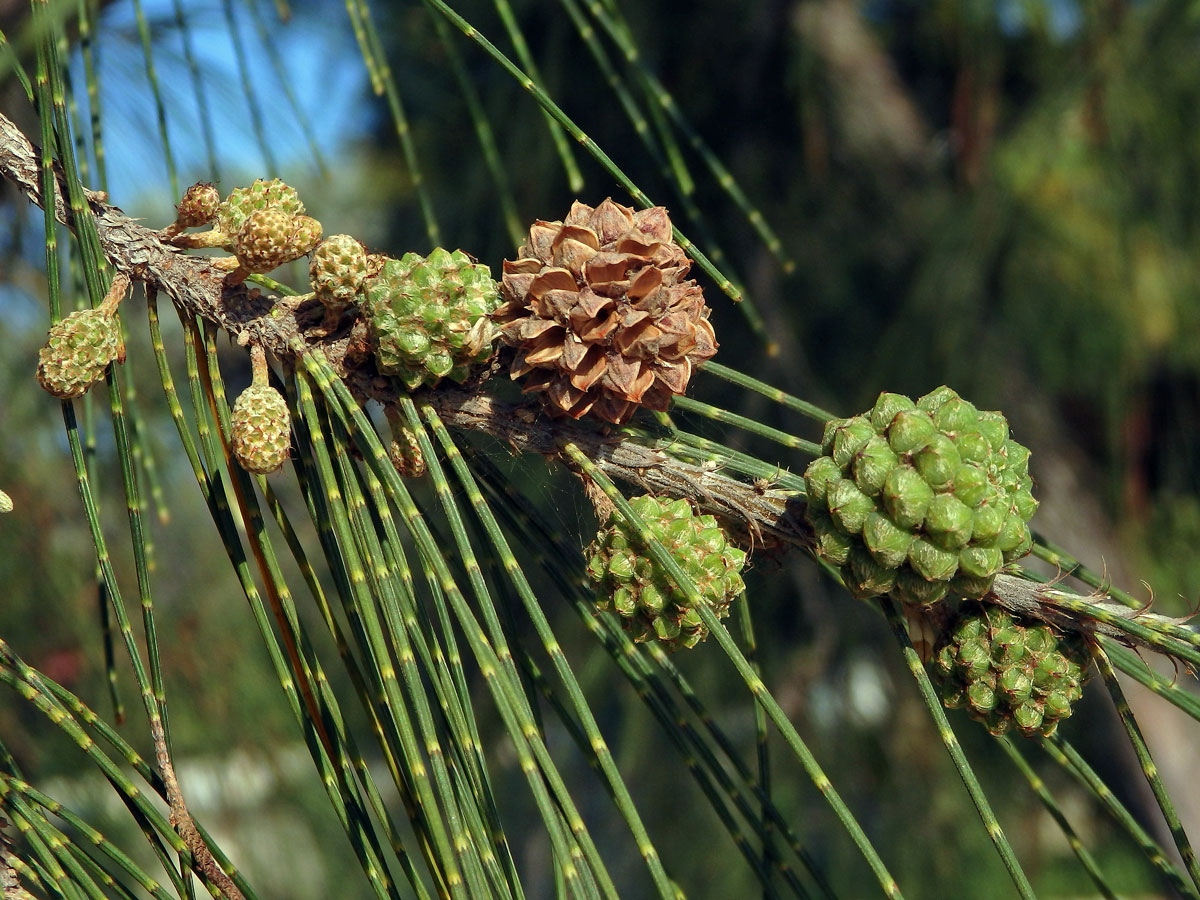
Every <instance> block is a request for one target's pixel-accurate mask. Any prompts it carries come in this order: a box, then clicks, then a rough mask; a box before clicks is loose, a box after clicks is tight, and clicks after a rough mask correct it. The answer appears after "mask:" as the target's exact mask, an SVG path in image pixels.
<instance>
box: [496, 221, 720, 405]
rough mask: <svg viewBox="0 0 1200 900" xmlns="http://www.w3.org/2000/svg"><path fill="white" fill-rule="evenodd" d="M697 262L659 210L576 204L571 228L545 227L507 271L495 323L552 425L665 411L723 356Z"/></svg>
mask: <svg viewBox="0 0 1200 900" xmlns="http://www.w3.org/2000/svg"><path fill="white" fill-rule="evenodd" d="M691 264H692V261H691V260H690V259H688V258H687V256H686V254H684V252H683V249H682V248H681V247H680V246H679V245H678V244H676V243H675V242H674V240H672V237H671V221H670V219H669V218H668V217H667V211H666V210H665V209H663V208H662V207H660V206H656V207H653V208H651V209H643V210H639V211H637V212H635V211H634V210H632V209H630V208H628V207H626V206H622V205H621V204H619V203H614V202H613V201H612V200H611V199H609V200H605V201H604V202H603V203H601V204H600V205H599V206H597V207H596V208H594V209H593V208H592V207H590V206H588V205H587V204H584V203H579V202H578V201H577V202H576V203H575V204H574V205H573V206H572V207H571V212H570V213H569V214H568V215H567V217H566V219H565V220H563V221H561V222H545V221H540V220H539V221H538V222H535V223H534V225H533V227H532V228H530V229H529V239H528V241H527V242H526V243H525V245H524V246H523V247H521V249H520V251H519V258H518V259H516V260H515V261H511V262H510V261H508V260H505V262H504V276H503V282H502V286H501V295H502V298H503V300H504V302H503V303H502V305H501V306H500V308H499V309H497V310H496V313H495V314H494V318H495V320H496V321H497V322H498V323H499V324H500V330H501V334H502V336H503V338H504V340H505V342H506V343H507V344H509V345H510V346H513V347H515V348H516V349H517V353H516V357H515V358H514V359H513V364H512V371H511V375H512V377H513V378H514V379H515V378H520V377H522V376H524V377H525V382H524V384H523V390H524V391H525V393H532V392H543V393H542V397H543V400H544V401H545V404H546V407H547V409H548V410H549V411H550V412H551V414H553V415H568V416H571V417H572V418H575V419H578V418H580V417H581V416H584V415H586V414H587V413H591V414H592V415H594V416H597V417H599V418H601V419H603V420H604V421H606V422H612V423H614V424H617V425H620V424H622V423H623V422H626V421H628V420H629V418H630V417H631V416H632V415H633V413H634V412H635V411H636V410H637V408H638V407H639V406H645V407H648V408H649V409H656V410H665V409H667V407H668V406H669V405H670V402H671V397H672V395H674V394H682V393H683V392H684V389H685V388H686V387H687V383H688V379H690V378H691V376H692V369H693V368H694V367H695V366H697V365H699V364H700V363H702V362H704V361H705V360H707V359H709V358H710V357H711V356H712V355H713V354H714V353H716V351H717V341H716V336H715V335H714V334H713V328H712V325H711V324H710V323H709V321H708V313H709V310H708V306H707V305H706V304H705V302H704V294H703V293H702V291H701V290H700V285H698V284H697V283H696V281H695V280H694V279H690V278H686V276H687V273H688V269H689V268H690V267H691Z"/></svg>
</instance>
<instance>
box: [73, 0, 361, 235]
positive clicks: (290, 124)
mask: <svg viewBox="0 0 1200 900" xmlns="http://www.w3.org/2000/svg"><path fill="white" fill-rule="evenodd" d="M182 6H183V7H184V8H185V16H186V21H187V23H188V26H189V28H188V32H189V35H190V40H191V44H192V47H193V52H194V54H195V57H196V60H197V63H198V67H199V69H200V71H201V73H202V76H201V77H202V83H203V88H204V90H205V92H206V94H207V97H208V105H209V111H210V114H211V122H212V130H213V133H214V135H215V138H216V141H215V143H216V155H217V158H218V159H219V160H220V161H221V165H222V166H223V167H224V168H223V170H222V172H221V173H220V174H221V180H222V186H223V187H225V188H229V187H233V186H235V185H236V184H238V183H240V181H237V180H236V179H237V178H238V177H239V176H244V173H246V172H253V173H254V174H255V175H256V176H257V175H264V176H271V175H279V176H282V177H284V178H287V177H289V176H293V177H295V176H296V175H297V174H298V173H301V172H304V173H306V174H309V175H312V174H316V171H317V169H316V164H315V162H314V157H313V153H312V152H311V149H310V143H309V140H310V136H309V135H306V134H305V132H304V131H303V130H302V128H301V126H300V124H299V122H298V120H297V117H296V116H295V115H294V114H293V112H292V110H291V108H290V106H289V104H288V102H287V100H286V98H285V95H284V92H283V89H282V85H281V82H280V79H279V78H278V77H277V75H276V72H275V68H274V66H273V64H272V61H271V55H270V53H269V52H268V50H267V48H266V47H265V46H264V44H263V43H262V41H261V40H260V35H259V31H258V29H257V27H256V25H255V21H254V19H253V18H252V16H251V13H250V5H249V4H246V3H233V4H230V6H231V7H233V8H234V10H233V15H234V20H235V22H236V25H237V28H238V34H239V35H240V40H241V46H242V49H243V51H244V53H243V56H241V57H239V56H238V55H237V54H236V52H235V45H234V40H233V38H232V37H231V34H230V28H229V21H228V19H227V17H226V11H225V4H223V3H222V2H220V0H199V2H196V0H184V2H182ZM257 8H258V12H259V14H260V17H261V21H262V23H263V24H264V26H265V27H266V29H267V31H268V33H269V34H270V40H271V41H272V43H273V44H274V47H275V50H276V51H277V55H278V58H279V61H280V64H281V66H282V68H283V70H284V72H285V77H286V79H287V80H288V82H289V83H290V84H291V86H292V90H293V93H294V95H295V97H296V99H297V101H298V103H299V104H300V106H301V109H302V114H303V115H304V117H305V118H307V120H308V122H309V123H310V125H311V132H310V134H311V137H312V139H313V140H315V141H316V143H317V145H318V147H319V149H320V151H321V153H322V154H323V155H324V156H325V158H326V159H329V158H336V157H337V156H338V154H339V153H341V152H344V151H345V148H346V146H347V145H348V144H351V143H353V142H355V141H357V140H359V139H361V138H362V137H363V136H364V134H365V133H366V130H367V128H368V125H369V121H370V117H369V113H368V105H367V100H368V94H369V89H368V85H367V74H366V69H365V66H364V65H363V62H362V58H361V57H360V56H359V53H358V50H357V47H356V44H355V41H354V35H353V33H352V31H351V29H350V24H349V21H348V19H347V16H346V11H345V5H344V4H343V3H340V2H334V0H328V2H321V3H310V4H305V5H304V7H302V8H300V9H297V10H296V11H295V13H294V15H293V17H292V20H291V21H290V22H289V23H287V24H286V25H283V24H281V23H280V21H279V19H278V17H277V15H276V10H275V6H274V4H272V3H269V2H264V0H257ZM143 9H144V12H145V15H146V18H147V20H148V21H149V22H150V24H151V34H152V38H153V40H152V48H153V54H154V65H155V68H156V71H157V77H158V83H159V86H160V91H161V93H162V96H163V99H164V106H165V111H166V118H167V131H168V136H169V140H170V142H171V153H172V157H173V159H174V160H175V164H176V167H177V170H178V175H179V182H180V186H181V187H186V186H187V185H188V184H191V183H192V182H194V181H203V180H208V179H210V178H211V177H212V175H211V172H210V170H209V167H208V161H207V159H208V157H207V153H206V151H205V145H204V141H203V131H202V128H201V126H200V114H199V107H198V104H197V99H196V92H195V89H194V83H193V79H192V75H191V73H190V72H189V70H188V67H187V65H186V62H185V57H184V49H183V47H184V44H183V35H182V32H181V31H180V29H179V28H178V27H177V25H176V21H175V12H174V3H173V0H144V3H143ZM97 49H98V55H99V76H100V77H99V82H100V91H101V95H100V102H101V107H102V111H103V122H104V142H105V145H106V154H107V158H108V167H107V168H108V171H107V174H108V188H109V192H110V194H111V195H112V196H113V198H114V201H115V202H117V203H118V204H119V205H121V206H122V207H124V208H126V210H127V211H129V212H131V213H134V212H136V211H139V208H140V207H142V206H143V205H144V204H150V205H153V206H158V205H160V204H162V203H164V202H165V201H166V200H167V199H169V198H170V192H169V181H168V177H167V167H166V164H165V162H164V154H163V147H162V142H161V138H160V136H159V128H158V122H157V120H156V118H155V115H154V110H155V106H154V102H153V97H152V94H151V91H150V87H149V81H148V79H147V76H146V67H145V58H144V55H143V52H142V46H141V42H140V40H139V37H138V31H137V22H136V18H135V13H134V7H133V4H132V3H119V4H114V5H113V6H111V7H110V8H108V9H107V10H106V11H105V14H104V16H103V18H102V21H101V27H100V29H99V32H98V34H97ZM242 67H245V70H246V72H247V74H248V75H249V77H250V78H251V79H252V81H253V85H254V89H255V92H256V93H257V95H258V97H259V101H260V104H261V108H262V110H263V118H262V123H261V128H262V132H263V134H265V135H266V137H267V141H268V143H269V145H270V150H271V153H272V155H273V157H274V163H275V165H274V166H273V167H271V166H268V163H267V161H266V159H265V157H264V154H263V152H262V149H261V144H260V143H259V141H258V138H257V136H256V132H255V128H254V127H253V119H252V117H251V113H250V106H249V103H248V100H247V94H246V91H245V88H244V86H243V81H242V74H241V70H242ZM72 73H73V76H74V78H75V83H76V84H77V85H78V86H79V87H78V89H77V92H78V93H79V94H80V95H81V96H80V102H81V103H83V102H85V101H86V98H85V97H83V96H82V90H81V89H82V86H83V65H82V60H81V59H80V58H79V56H78V55H77V56H76V58H75V60H74V61H73V65H72ZM225 169H227V170H228V171H226V170H225ZM93 180H94V179H93ZM174 199H177V198H174ZM174 199H172V200H171V202H174ZM147 211H148V210H147Z"/></svg>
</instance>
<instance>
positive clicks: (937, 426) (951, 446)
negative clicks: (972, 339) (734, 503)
mask: <svg viewBox="0 0 1200 900" xmlns="http://www.w3.org/2000/svg"><path fill="white" fill-rule="evenodd" d="M821 451H822V454H823V455H822V456H819V457H817V459H815V460H813V462H812V463H811V464H810V465H809V467H808V469H807V470H806V471H805V473H804V483H805V487H806V489H807V494H808V505H807V509H806V516H807V518H808V521H809V524H811V525H812V527H813V531H814V533H815V537H816V546H815V550H816V553H817V555H818V556H820V557H821V558H822V559H824V560H826V561H828V562H829V563H831V564H833V565H835V566H838V567H839V568H840V569H841V572H842V576H843V579H844V581H845V582H846V585H847V587H849V589H850V591H851V592H852V593H853V594H854V595H855V596H857V597H874V596H877V595H880V594H890V595H891V596H892V597H894V598H896V599H897V600H900V601H903V602H905V603H911V604H918V605H921V604H929V603H935V602H937V601H938V600H941V599H942V598H943V597H945V596H946V594H947V593H948V592H953V593H956V594H959V595H961V596H964V597H971V598H978V597H982V596H983V595H984V594H985V593H987V591H988V590H990V589H991V586H992V581H993V580H994V578H995V576H996V573H997V572H999V571H1000V569H1001V568H1002V567H1003V566H1004V565H1005V564H1006V563H1008V562H1011V561H1012V560H1014V559H1017V558H1018V557H1020V556H1023V555H1024V554H1025V553H1027V552H1028V551H1029V548H1030V546H1031V545H1032V538H1031V537H1030V533H1029V527H1028V522H1029V519H1030V518H1031V517H1032V516H1033V513H1034V511H1035V510H1036V509H1037V505H1038V504H1037V501H1036V500H1034V498H1033V494H1032V493H1031V489H1032V486H1033V482H1032V481H1031V480H1030V478H1029V472H1028V465H1029V450H1028V449H1027V448H1025V447H1023V446H1022V445H1021V444H1018V443H1017V442H1016V441H1014V440H1012V439H1011V438H1010V437H1009V432H1008V422H1007V421H1006V420H1005V418H1004V416H1003V415H1001V414H1000V413H998V412H987V411H981V410H977V409H976V408H975V407H974V406H973V405H972V404H971V403H969V402H967V401H966V400H963V399H962V398H961V397H959V396H958V394H957V393H955V392H954V391H953V390H951V389H950V388H948V387H940V388H938V389H937V390H935V391H932V392H930V393H928V394H926V395H925V396H924V397H921V398H920V399H919V400H917V402H916V403H914V402H913V401H912V400H911V399H909V398H908V397H905V396H903V395H900V394H889V393H883V394H880V395H879V399H878V401H876V403H875V406H874V407H873V408H872V409H871V410H869V411H867V412H866V413H864V414H863V415H861V416H854V417H852V418H849V419H834V420H832V421H831V422H829V423H828V425H827V426H826V429H825V435H824V439H823V441H822V444H821Z"/></svg>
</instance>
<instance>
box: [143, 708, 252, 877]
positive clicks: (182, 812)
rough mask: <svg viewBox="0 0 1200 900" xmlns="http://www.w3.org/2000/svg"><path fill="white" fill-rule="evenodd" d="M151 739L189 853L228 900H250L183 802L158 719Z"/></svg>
mask: <svg viewBox="0 0 1200 900" xmlns="http://www.w3.org/2000/svg"><path fill="white" fill-rule="evenodd" d="M150 736H151V737H152V738H153V739H154V761H155V763H157V765H158V774H159V775H160V776H161V777H162V781H163V787H165V788H166V790H167V803H168V804H169V805H170V807H171V827H172V828H174V829H175V833H176V834H178V835H179V836H180V838H182V839H183V842H184V843H185V844H186V845H187V848H188V850H190V851H191V852H192V856H193V857H194V858H195V860H196V865H197V866H198V867H199V868H200V871H201V872H203V873H204V876H205V877H206V878H207V879H208V880H209V881H211V882H212V883H213V884H214V885H216V886H217V887H218V888H219V889H220V891H221V893H223V894H224V895H225V896H226V897H227V898H228V900H246V898H245V895H244V894H243V893H242V892H241V891H240V890H238V886H237V885H236V884H234V883H233V879H232V878H230V877H229V876H228V875H226V874H225V870H224V869H222V868H221V867H220V866H219V865H217V861H216V860H215V859H214V858H213V855H212V851H211V850H209V849H208V843H207V842H206V841H205V840H204V837H203V836H202V835H201V834H200V831H199V829H197V828H196V823H195V821H194V820H193V819H192V814H191V813H190V812H188V808H187V804H186V803H185V802H184V800H183V792H182V791H181V790H180V789H179V780H178V779H177V778H176V777H175V766H174V764H173V763H172V762H171V753H170V751H169V750H167V739H166V735H164V734H163V727H162V720H161V719H159V718H158V717H157V716H153V717H152V718H151V719H150Z"/></svg>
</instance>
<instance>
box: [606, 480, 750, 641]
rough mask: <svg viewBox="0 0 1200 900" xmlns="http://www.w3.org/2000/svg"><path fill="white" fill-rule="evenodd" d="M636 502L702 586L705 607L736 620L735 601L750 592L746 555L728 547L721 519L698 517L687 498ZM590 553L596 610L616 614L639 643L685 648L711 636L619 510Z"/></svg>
mask: <svg viewBox="0 0 1200 900" xmlns="http://www.w3.org/2000/svg"><path fill="white" fill-rule="evenodd" d="M629 505H630V506H632V507H633V509H634V511H635V512H636V513H637V514H638V515H639V516H641V518H642V520H643V521H644V522H645V523H646V527H647V528H649V530H650V533H651V534H653V535H654V537H655V538H656V539H657V540H658V541H659V542H660V543H661V544H663V546H665V547H666V548H667V549H668V550H669V551H670V552H671V555H672V556H673V557H674V558H675V560H676V562H678V563H679V565H680V566H681V567H682V568H683V570H684V572H686V573H687V574H688V576H690V577H691V579H692V581H694V582H695V584H696V587H697V588H698V589H699V591H700V596H701V598H702V599H703V601H704V603H706V604H707V605H708V606H709V608H710V609H711V610H712V611H713V612H714V613H715V614H716V615H717V617H718V618H725V617H726V616H727V615H729V604H730V601H732V600H733V599H734V598H735V597H737V595H738V594H740V593H741V592H742V591H743V590H744V588H745V585H744V583H743V582H742V576H741V571H742V567H743V566H744V565H745V562H746V554H745V552H744V551H742V550H740V549H738V548H737V547H734V546H732V545H730V544H729V542H728V539H727V538H726V535H725V532H724V531H723V530H722V529H721V528H720V526H718V525H717V522H716V519H714V518H713V517H712V516H708V515H704V516H700V515H696V514H695V513H694V512H693V511H692V507H691V505H690V504H689V503H688V502H687V501H686V500H669V499H659V498H657V497H651V496H644V497H635V498H633V499H632V500H630V501H629ZM586 555H587V573H588V577H589V578H590V579H591V580H592V582H593V583H595V585H596V588H597V592H598V596H597V600H596V603H597V606H599V608H600V609H604V610H609V609H611V610H615V611H616V613H617V615H618V616H619V617H620V621H621V626H622V627H623V628H624V629H625V630H626V631H627V632H629V633H630V634H631V635H632V636H633V639H634V640H635V641H650V640H654V641H659V642H661V643H662V644H665V645H666V646H667V648H668V649H671V650H678V649H680V648H683V647H694V646H695V645H696V644H698V643H700V641H702V640H704V639H705V638H706V637H708V629H707V628H706V627H705V625H704V622H703V621H702V620H701V618H700V615H699V613H697V612H696V610H695V609H694V608H693V607H692V606H691V604H690V603H689V602H688V599H687V596H686V595H685V594H684V592H683V591H681V590H680V589H679V588H678V587H677V586H676V584H675V583H674V581H672V580H671V577H670V576H669V575H668V574H667V573H666V572H664V571H663V570H662V569H661V568H659V566H658V565H656V564H655V563H654V561H653V559H652V558H651V557H650V555H649V553H648V552H647V550H646V549H645V547H643V546H642V545H641V541H640V539H639V537H638V535H637V532H635V531H633V530H632V529H631V528H630V527H629V525H628V523H626V522H625V520H624V519H622V518H621V516H620V513H618V512H616V511H614V512H613V513H612V515H611V516H610V517H609V520H608V522H607V523H606V524H605V526H604V528H602V529H601V530H600V533H599V534H597V535H596V539H595V540H594V541H593V542H592V544H591V546H590V547H589V548H588V550H587V554H586Z"/></svg>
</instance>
